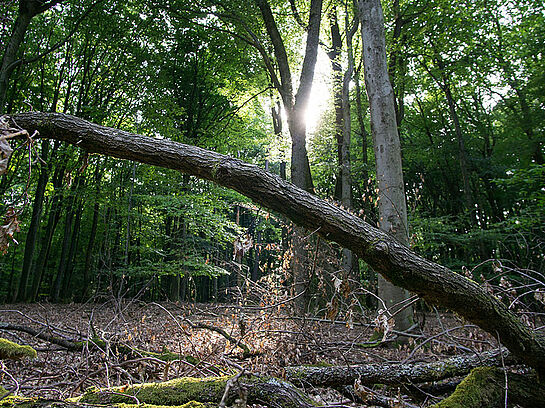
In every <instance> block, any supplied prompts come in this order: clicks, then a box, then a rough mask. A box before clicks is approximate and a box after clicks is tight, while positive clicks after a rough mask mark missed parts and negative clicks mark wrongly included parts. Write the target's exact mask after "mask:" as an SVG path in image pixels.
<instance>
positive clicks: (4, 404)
mask: <svg viewBox="0 0 545 408" xmlns="http://www.w3.org/2000/svg"><path fill="white" fill-rule="evenodd" d="M80 406H81V407H83V406H82V405H79V404H77V403H74V402H72V403H71V402H69V401H48V400H40V399H34V398H24V397H8V398H6V399H3V400H1V401H0V408H74V407H80ZM216 406H217V404H205V403H200V402H197V401H189V402H187V403H186V404H182V405H153V404H123V403H122V404H115V405H111V404H110V405H108V407H110V408H215V407H216ZM104 407H106V406H105V405H104Z"/></svg>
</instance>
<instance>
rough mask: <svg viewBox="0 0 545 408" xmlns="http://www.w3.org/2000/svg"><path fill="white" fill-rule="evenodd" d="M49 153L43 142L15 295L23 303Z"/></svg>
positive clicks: (26, 292) (27, 295)
mask: <svg viewBox="0 0 545 408" xmlns="http://www.w3.org/2000/svg"><path fill="white" fill-rule="evenodd" d="M48 152H49V141H48V140H44V141H43V142H42V155H41V158H42V160H43V161H44V162H43V163H41V169H40V176H39V178H38V185H37V187H36V194H35V195H34V203H33V205H32V216H31V218H30V226H29V227H28V233H27V237H26V241H25V255H24V258H23V267H22V269H21V278H20V280H19V291H18V294H17V300H18V301H20V302H25V301H27V300H29V299H28V298H29V293H28V292H29V291H28V281H29V276H30V270H31V265H32V261H33V259H34V250H35V248H36V240H37V238H38V227H39V226H40V218H41V215H42V208H43V201H44V194H45V187H46V185H47V180H48V179H49V170H50V169H49V168H48V167H49V166H48V164H47V163H46V162H47V160H48V158H47V155H48Z"/></svg>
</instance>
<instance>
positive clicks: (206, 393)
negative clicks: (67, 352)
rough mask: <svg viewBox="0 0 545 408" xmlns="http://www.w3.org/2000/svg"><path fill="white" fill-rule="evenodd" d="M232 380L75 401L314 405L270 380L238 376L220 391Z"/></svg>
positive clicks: (194, 381) (112, 392)
mask: <svg viewBox="0 0 545 408" xmlns="http://www.w3.org/2000/svg"><path fill="white" fill-rule="evenodd" d="M230 378H232V377H210V378H190V377H184V378H177V379H174V380H170V381H166V382H162V383H147V384H137V385H131V386H124V387H114V388H108V389H105V390H96V391H94V390H92V391H88V392H86V393H85V394H83V395H82V396H81V397H79V398H78V402H80V403H85V404H89V403H90V404H97V403H99V404H107V405H108V406H110V405H111V404H121V403H128V404H134V403H138V404H151V405H164V406H179V405H183V404H186V403H189V402H191V401H198V402H200V403H214V404H216V406H217V404H219V403H220V402H221V401H222V400H223V401H224V403H226V404H229V405H232V404H233V403H234V402H235V400H236V399H241V400H243V401H244V402H245V403H247V404H265V405H267V406H269V407H272V408H274V407H278V408H310V407H315V406H317V405H318V404H317V403H316V402H315V401H313V400H312V399H310V398H309V397H308V396H306V395H305V394H304V393H303V392H301V391H300V390H299V389H298V388H296V387H295V386H293V385H292V384H291V383H289V382H287V381H284V380H280V379H278V378H273V377H256V376H240V377H239V378H237V379H236V384H235V385H234V386H231V387H229V389H228V393H227V397H226V398H224V392H225V390H226V387H227V383H228V381H229V379H230Z"/></svg>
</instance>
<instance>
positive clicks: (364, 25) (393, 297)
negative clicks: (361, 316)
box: [358, 0, 412, 330]
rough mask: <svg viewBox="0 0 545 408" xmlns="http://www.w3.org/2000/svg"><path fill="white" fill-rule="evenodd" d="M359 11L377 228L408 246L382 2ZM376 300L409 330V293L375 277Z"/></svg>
mask: <svg viewBox="0 0 545 408" xmlns="http://www.w3.org/2000/svg"><path fill="white" fill-rule="evenodd" d="M358 11H359V17H360V20H361V36H362V39H363V64H364V75H365V86H366V90H367V97H368V99H369V107H370V112H371V133H372V135H373V145H374V152H375V163H376V177H377V183H378V190H379V196H378V199H379V204H378V210H379V227H380V229H382V230H383V231H386V232H387V233H389V234H391V235H392V236H394V237H396V239H397V240H398V241H399V242H401V243H403V244H404V245H408V243H409V237H408V230H407V205H406V201H405V188H404V184H403V169H402V167H401V144H400V141H399V134H398V130H397V121H396V112H395V107H394V93H393V89H392V86H391V84H390V80H389V77H388V67H387V64H386V43H385V37H384V18H383V14H382V6H381V4H380V0H360V1H358ZM378 295H379V297H380V298H381V299H382V300H383V301H384V303H385V306H386V307H387V308H388V310H389V312H390V313H392V314H393V315H394V316H395V324H396V328H397V329H398V330H406V329H408V328H409V327H410V326H411V324H412V308H411V307H405V306H406V305H404V304H403V303H404V301H405V300H406V299H407V297H408V294H407V291H406V290H405V289H402V288H399V287H397V286H395V285H394V284H393V283H392V282H389V281H388V280H386V279H384V277H382V276H379V283H378ZM400 307H401V310H400ZM403 307H404V308H403Z"/></svg>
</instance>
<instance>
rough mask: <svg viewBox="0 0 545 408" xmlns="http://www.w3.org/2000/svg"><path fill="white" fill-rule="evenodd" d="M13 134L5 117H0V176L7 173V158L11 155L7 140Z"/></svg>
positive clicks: (11, 151)
mask: <svg viewBox="0 0 545 408" xmlns="http://www.w3.org/2000/svg"><path fill="white" fill-rule="evenodd" d="M13 133H14V132H12V129H10V127H9V123H8V121H7V119H6V117H5V116H2V117H0V176H1V175H2V174H5V173H6V172H7V171H8V163H9V158H10V157H11V154H12V153H13V149H12V148H11V146H10V145H9V143H8V139H10V138H12V137H13V136H12V135H13Z"/></svg>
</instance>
